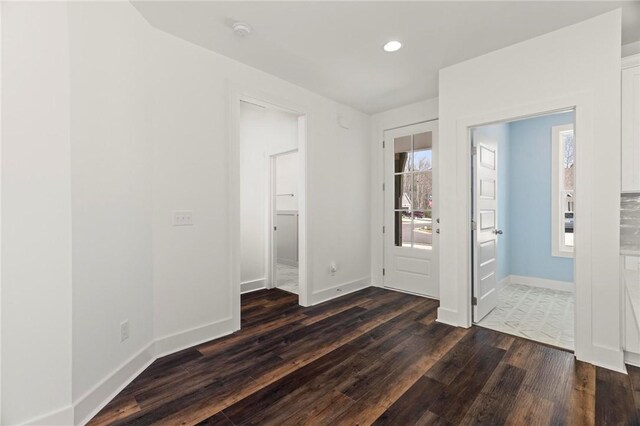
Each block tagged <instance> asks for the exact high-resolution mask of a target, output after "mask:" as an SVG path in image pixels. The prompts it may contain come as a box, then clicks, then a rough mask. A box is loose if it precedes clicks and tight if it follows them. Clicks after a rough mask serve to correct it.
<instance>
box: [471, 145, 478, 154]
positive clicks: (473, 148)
mask: <svg viewBox="0 0 640 426" xmlns="http://www.w3.org/2000/svg"><path fill="white" fill-rule="evenodd" d="M476 154H478V147H477V146H472V147H471V156H472V157H473V156H474V155H476Z"/></svg>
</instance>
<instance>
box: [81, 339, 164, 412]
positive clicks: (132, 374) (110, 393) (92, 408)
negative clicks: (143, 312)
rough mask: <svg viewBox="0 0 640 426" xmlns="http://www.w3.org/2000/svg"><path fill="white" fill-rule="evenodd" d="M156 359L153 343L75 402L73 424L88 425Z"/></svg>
mask: <svg viewBox="0 0 640 426" xmlns="http://www.w3.org/2000/svg"><path fill="white" fill-rule="evenodd" d="M156 359H157V357H156V356H155V351H154V343H153V342H151V343H149V344H148V345H147V346H146V347H144V348H142V350H140V351H139V352H138V353H136V354H134V355H133V356H132V357H131V358H129V359H128V360H127V361H125V362H124V363H123V364H121V365H120V367H118V368H116V369H115V370H114V371H113V372H112V373H111V374H109V375H108V376H106V377H105V378H104V379H102V380H101V381H100V382H98V383H97V384H96V385H95V386H94V387H93V388H91V389H89V390H88V391H87V392H85V393H84V395H82V396H81V397H79V398H78V399H77V400H75V401H74V402H73V418H74V422H73V423H74V424H86V423H87V422H88V421H89V420H91V418H92V417H93V416H95V415H96V414H98V412H99V411H100V410H101V409H102V408H104V407H105V406H106V405H107V404H108V403H109V401H111V400H112V399H113V398H115V396H116V395H117V394H118V393H120V391H122V389H124V388H125V387H126V386H127V385H128V384H129V383H131V382H132V381H133V379H135V378H136V377H138V376H139V375H140V373H142V372H143V371H144V370H145V369H146V368H147V367H148V366H149V365H151V363H152V362H153V361H155V360H156Z"/></svg>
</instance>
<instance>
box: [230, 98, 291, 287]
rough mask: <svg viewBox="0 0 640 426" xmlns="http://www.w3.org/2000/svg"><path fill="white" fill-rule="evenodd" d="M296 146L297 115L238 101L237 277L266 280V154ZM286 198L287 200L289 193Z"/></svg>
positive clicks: (267, 187) (267, 166)
mask: <svg viewBox="0 0 640 426" xmlns="http://www.w3.org/2000/svg"><path fill="white" fill-rule="evenodd" d="M297 146H298V117H297V116H296V115H294V114H290V113H286V112H283V111H278V110H274V109H270V108H263V107H259V106H256V105H252V104H249V103H246V102H242V103H241V104H240V225H241V232H240V238H241V242H240V247H241V260H240V262H241V271H240V281H241V282H242V283H248V282H252V281H257V280H262V285H264V284H266V281H265V280H267V269H266V262H267V259H266V255H267V253H266V246H267V241H268V221H269V211H268V210H269V199H268V197H269V156H270V155H273V154H278V153H281V152H286V151H290V150H292V149H296V148H297ZM289 192H291V191H289ZM296 192H297V191H296ZM280 198H284V197H279V199H278V201H280ZM287 198H288V201H289V200H290V199H289V197H287ZM296 201H297V199H296Z"/></svg>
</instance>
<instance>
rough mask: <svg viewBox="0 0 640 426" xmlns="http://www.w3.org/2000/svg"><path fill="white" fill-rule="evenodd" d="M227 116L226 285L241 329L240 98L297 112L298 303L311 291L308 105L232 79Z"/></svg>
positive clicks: (234, 317) (234, 318)
mask: <svg viewBox="0 0 640 426" xmlns="http://www.w3.org/2000/svg"><path fill="white" fill-rule="evenodd" d="M228 101H229V120H228V125H229V128H228V132H229V139H228V143H227V153H226V154H227V164H228V165H229V167H228V187H227V191H228V192H227V206H228V211H227V214H228V217H229V221H230V222H229V228H228V231H227V232H228V236H227V237H228V239H229V242H230V244H229V276H230V280H229V285H230V286H231V302H230V303H231V306H232V319H233V324H234V329H235V330H239V329H240V286H241V278H240V218H239V216H238V215H237V212H238V211H239V210H240V168H239V167H234V165H236V166H237V165H239V164H240V102H241V101H246V102H251V103H254V104H259V105H265V104H266V105H268V106H269V107H275V108H277V109H280V110H284V111H288V112H292V113H295V114H297V115H298V153H299V157H300V159H299V161H300V162H301V168H300V170H301V173H300V175H299V176H298V180H299V182H298V185H299V187H298V223H299V226H298V242H299V249H298V250H299V252H298V262H299V266H298V268H299V271H300V273H299V283H298V285H299V291H300V293H299V295H298V300H299V304H300V305H301V306H309V303H308V302H309V301H308V300H307V299H308V294H310V293H311V288H312V283H311V282H309V281H308V271H309V270H310V269H311V268H310V267H308V266H307V259H310V258H311V256H310V250H311V242H310V241H308V239H307V212H306V206H307V201H306V199H307V173H308V172H307V154H306V153H307V139H308V122H309V117H310V113H309V109H308V108H307V107H304V106H301V105H297V104H295V103H293V102H291V101H289V100H285V99H282V98H280V97H278V96H277V95H273V94H270V93H265V92H263V91H260V90H256V89H250V88H247V87H240V86H239V85H237V84H236V83H234V82H229V85H228Z"/></svg>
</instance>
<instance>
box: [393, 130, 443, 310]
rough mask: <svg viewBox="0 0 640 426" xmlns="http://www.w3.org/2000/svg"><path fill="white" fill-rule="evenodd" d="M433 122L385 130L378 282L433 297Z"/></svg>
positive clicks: (435, 288) (435, 293)
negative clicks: (381, 278) (381, 264)
mask: <svg viewBox="0 0 640 426" xmlns="http://www.w3.org/2000/svg"><path fill="white" fill-rule="evenodd" d="M437 141H438V122H437V121H431V122H427V123H420V124H416V125H413V126H407V127H403V128H401V129H396V130H392V131H387V132H385V149H384V168H385V173H384V174H385V195H384V203H385V206H384V224H385V225H384V232H385V235H384V285H385V287H389V288H394V289H398V290H402V291H407V292H411V293H416V294H420V295H424V296H431V297H438V292H439V288H438V281H437V273H436V270H435V268H436V265H437V249H438V247H437V243H438V242H437V233H436V229H437V223H436V218H437V214H436V213H435V212H436V211H437V196H436V195H437V194H436V188H437V187H436V178H437V177H436V173H437V165H436V159H437V156H436V154H437Z"/></svg>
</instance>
